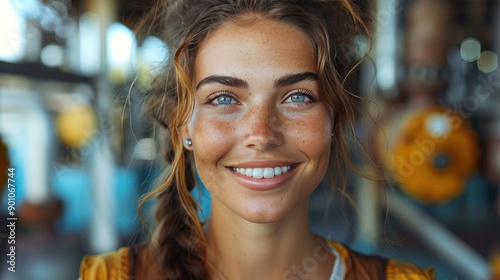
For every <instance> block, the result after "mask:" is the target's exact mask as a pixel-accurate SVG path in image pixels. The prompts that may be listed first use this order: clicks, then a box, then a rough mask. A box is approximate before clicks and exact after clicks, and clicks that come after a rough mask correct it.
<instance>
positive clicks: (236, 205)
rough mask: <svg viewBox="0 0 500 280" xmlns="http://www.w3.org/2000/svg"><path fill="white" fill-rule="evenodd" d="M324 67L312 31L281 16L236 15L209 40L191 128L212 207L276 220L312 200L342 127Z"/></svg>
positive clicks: (198, 65) (199, 60)
mask: <svg viewBox="0 0 500 280" xmlns="http://www.w3.org/2000/svg"><path fill="white" fill-rule="evenodd" d="M316 72H317V71H316V61H315V57H314V51H313V48H312V45H311V43H310V41H309V38H308V37H307V35H305V34H304V33H303V32H301V31H300V30H299V29H298V28H296V27H294V26H292V25H289V24H285V23H281V22H276V21H272V20H268V19H262V18H259V19H258V20H255V21H252V22H251V23H248V24H245V25H241V24H239V25H238V24H236V23H233V22H227V23H224V24H223V25H222V26H221V27H219V28H218V29H216V30H215V31H214V32H212V33H211V34H210V36H208V38H207V39H206V40H205V42H204V44H202V46H201V47H200V49H199V51H198V53H197V56H196V59H195V73H194V74H195V75H194V87H195V106H194V111H193V112H192V116H191V118H190V120H189V123H188V126H187V130H186V132H185V134H186V135H185V136H186V137H191V138H192V141H193V145H192V147H191V148H190V149H192V151H193V153H194V159H195V162H196V168H197V171H198V173H199V176H200V177H201V179H202V181H203V183H204V184H205V186H206V187H207V188H208V189H209V191H210V192H211V193H212V197H213V199H212V205H213V210H212V211H213V212H212V213H213V215H217V213H216V212H217V211H225V212H227V213H232V214H236V215H238V216H239V217H241V218H244V219H246V220H248V221H251V222H257V223H269V222H274V221H278V220H280V219H282V218H283V217H286V216H287V215H288V214H290V213H292V212H293V211H294V210H296V209H298V208H300V207H302V208H305V207H307V199H308V197H309V195H310V193H311V192H312V191H313V190H314V188H315V187H316V186H317V185H318V184H319V182H320V181H321V179H322V178H323V177H324V175H325V171H326V169H327V165H328V159H329V155H330V143H331V134H332V126H333V123H332V118H331V116H330V115H329V110H328V108H327V105H326V103H325V102H324V100H323V97H322V93H321V92H320V87H319V84H318V80H317V75H316ZM299 205H300V206H299Z"/></svg>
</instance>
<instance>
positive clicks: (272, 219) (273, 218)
mask: <svg viewBox="0 0 500 280" xmlns="http://www.w3.org/2000/svg"><path fill="white" fill-rule="evenodd" d="M280 202H281V201H280ZM273 204H274V205H273ZM235 210H236V209H235ZM296 210H298V207H295V208H294V207H291V205H283V204H281V203H276V202H274V203H273V202H264V203H262V202H258V203H255V204H253V205H250V207H247V208H246V209H240V211H237V212H236V214H237V215H239V216H240V217H242V218H243V219H245V220H247V221H249V222H252V223H256V224H271V223H276V222H279V221H282V220H284V219H286V218H287V217H290V216H292V215H293V213H295V212H296ZM306 211H307V208H306Z"/></svg>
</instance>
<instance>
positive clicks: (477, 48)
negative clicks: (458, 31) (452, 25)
mask: <svg viewBox="0 0 500 280" xmlns="http://www.w3.org/2000/svg"><path fill="white" fill-rule="evenodd" d="M460 55H461V56H462V59H463V60H465V61H467V62H473V61H476V60H477V59H478V58H479V56H480V55H481V43H480V42H479V40H477V39H476V38H472V37H469V38H466V39H465V40H463V41H462V44H461V45H460Z"/></svg>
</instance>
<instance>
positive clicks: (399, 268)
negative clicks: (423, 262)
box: [386, 260, 435, 280]
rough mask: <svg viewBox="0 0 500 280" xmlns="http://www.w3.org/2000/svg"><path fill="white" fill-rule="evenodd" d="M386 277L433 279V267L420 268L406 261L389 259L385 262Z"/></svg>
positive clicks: (416, 279) (398, 279)
mask: <svg viewBox="0 0 500 280" xmlns="http://www.w3.org/2000/svg"><path fill="white" fill-rule="evenodd" d="M386 271H387V279H392V280H400V279H401V280H404V279H408V280H410V279H411V280H428V279H435V276H434V269H433V268H432V267H431V268H426V269H423V268H420V267H418V266H415V265H413V264H411V263H408V262H398V261H395V260H389V261H388V263H387V270H386Z"/></svg>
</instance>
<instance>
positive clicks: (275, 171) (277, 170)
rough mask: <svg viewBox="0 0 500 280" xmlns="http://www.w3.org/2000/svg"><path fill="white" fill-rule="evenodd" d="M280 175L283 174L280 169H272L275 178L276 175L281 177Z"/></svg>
mask: <svg viewBox="0 0 500 280" xmlns="http://www.w3.org/2000/svg"><path fill="white" fill-rule="evenodd" d="M281 173H283V172H281V167H275V168H274V175H276V176H277V175H281Z"/></svg>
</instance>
